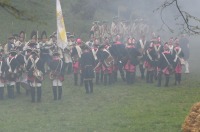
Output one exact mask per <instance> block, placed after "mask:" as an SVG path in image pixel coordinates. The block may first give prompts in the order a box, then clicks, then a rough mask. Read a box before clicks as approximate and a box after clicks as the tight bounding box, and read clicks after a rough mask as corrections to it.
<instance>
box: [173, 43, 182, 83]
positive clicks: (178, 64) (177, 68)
mask: <svg viewBox="0 0 200 132" xmlns="http://www.w3.org/2000/svg"><path fill="white" fill-rule="evenodd" d="M173 53H174V54H173V58H174V60H173V61H174V63H173V66H174V72H175V83H174V84H175V85H177V84H180V83H181V74H182V65H184V59H183V57H184V54H183V51H182V49H181V47H180V45H179V40H178V39H176V40H175V44H174V52H173Z"/></svg>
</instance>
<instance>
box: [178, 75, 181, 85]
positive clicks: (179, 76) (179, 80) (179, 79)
mask: <svg viewBox="0 0 200 132" xmlns="http://www.w3.org/2000/svg"><path fill="white" fill-rule="evenodd" d="M178 84H181V73H179V74H178Z"/></svg>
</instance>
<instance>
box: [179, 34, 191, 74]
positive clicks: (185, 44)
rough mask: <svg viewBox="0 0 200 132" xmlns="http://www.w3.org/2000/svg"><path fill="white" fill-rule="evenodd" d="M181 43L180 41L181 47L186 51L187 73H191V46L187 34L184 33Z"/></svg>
mask: <svg viewBox="0 0 200 132" xmlns="http://www.w3.org/2000/svg"><path fill="white" fill-rule="evenodd" d="M179 43H180V47H181V49H182V51H183V53H184V60H185V73H190V70H189V63H188V60H189V58H190V47H189V40H188V38H187V37H186V35H185V34H183V35H182V36H181V38H180V41H179Z"/></svg>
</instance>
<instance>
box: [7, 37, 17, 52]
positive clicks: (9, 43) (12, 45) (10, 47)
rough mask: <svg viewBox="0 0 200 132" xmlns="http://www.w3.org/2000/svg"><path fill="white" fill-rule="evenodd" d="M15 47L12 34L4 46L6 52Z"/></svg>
mask: <svg viewBox="0 0 200 132" xmlns="http://www.w3.org/2000/svg"><path fill="white" fill-rule="evenodd" d="M14 47H15V44H14V37H13V36H11V37H9V38H8V43H7V44H5V46H4V53H5V54H9V52H10V50H11V49H14Z"/></svg>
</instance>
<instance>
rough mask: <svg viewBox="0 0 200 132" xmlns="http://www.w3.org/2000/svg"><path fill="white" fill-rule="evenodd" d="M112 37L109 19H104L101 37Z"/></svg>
mask: <svg viewBox="0 0 200 132" xmlns="http://www.w3.org/2000/svg"><path fill="white" fill-rule="evenodd" d="M104 38H109V39H110V38H111V33H110V28H109V26H108V22H107V21H103V23H102V26H101V39H104Z"/></svg>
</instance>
